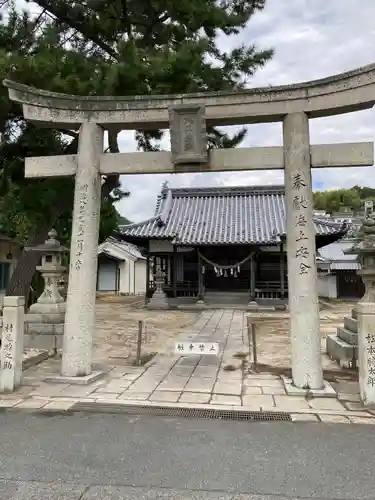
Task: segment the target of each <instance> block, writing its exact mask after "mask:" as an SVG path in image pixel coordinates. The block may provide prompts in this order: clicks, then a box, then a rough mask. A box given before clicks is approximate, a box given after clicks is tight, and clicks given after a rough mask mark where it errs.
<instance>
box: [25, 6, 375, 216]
mask: <svg viewBox="0 0 375 500" xmlns="http://www.w3.org/2000/svg"><path fill="white" fill-rule="evenodd" d="M17 3H18V4H19V5H22V6H24V5H25V4H24V0H18V2H17ZM28 5H29V7H28V8H30V6H31V8H32V9H33V7H35V4H28ZM33 10H34V9H33ZM374 19H375V1H374V0H361V1H360V2H359V1H358V0H314V1H313V2H312V1H311V0H288V1H281V0H267V5H266V7H265V9H264V11H263V12H261V13H257V14H255V15H254V16H253V18H252V19H251V21H250V23H249V25H248V26H247V28H246V29H245V30H244V31H243V32H242V33H241V34H240V35H239V36H237V37H231V38H228V37H222V38H221V39H220V40H219V43H220V44H221V45H222V47H223V48H224V47H225V49H226V50H228V49H229V48H233V47H235V46H236V45H238V44H241V43H245V44H246V43H247V42H248V43H249V44H250V43H254V42H255V43H257V44H258V46H259V47H261V48H268V47H273V48H275V51H276V53H275V56H274V58H273V60H272V61H270V62H269V63H268V64H267V65H266V66H265V68H264V69H262V70H260V71H259V72H258V73H257V74H256V75H255V77H254V78H253V79H252V81H251V82H250V85H251V86H252V87H257V86H267V85H279V84H288V83H294V82H301V81H306V80H312V79H316V78H323V77H326V76H329V75H332V74H335V73H340V72H343V71H348V70H350V69H354V68H357V67H360V66H363V65H366V64H369V63H373V62H375V51H374V48H375V24H374ZM229 129H230V128H229ZM310 134H311V143H313V144H317V143H335V142H352V141H373V140H374V137H375V109H374V110H366V111H361V112H357V113H352V114H347V115H341V116H337V117H330V118H320V119H315V120H310ZM281 142H282V133H281V124H280V123H276V124H260V125H251V126H250V127H249V128H248V136H247V138H246V140H245V141H244V142H243V144H242V146H246V147H249V146H277V145H281ZM120 148H121V151H122V152H126V151H136V144H135V142H134V140H133V134H132V133H130V132H129V133H122V134H121V140H120ZM162 148H163V149H165V150H167V149H169V135H167V134H166V136H165V138H164V140H163V141H162ZM374 174H375V167H368V168H367V167H366V168H347V169H325V170H318V171H315V172H313V182H314V188H315V189H333V188H339V187H351V186H353V185H354V184H359V185H371V186H375V175H374ZM165 180H168V181H169V183H170V186H171V187H187V186H212V185H216V184H217V185H232V186H234V185H259V184H280V183H283V172H282V171H281V170H280V171H275V170H273V171H269V172H263V171H260V172H254V171H253V172H234V173H228V174H225V173H221V174H215V173H205V174H177V175H170V176H167V175H153V176H135V175H134V176H123V177H122V184H123V187H124V188H125V189H126V190H129V191H130V192H131V196H130V197H129V198H128V199H125V200H123V201H121V202H120V203H118V209H119V211H120V212H121V214H122V215H124V216H126V217H127V218H129V219H130V220H132V221H140V220H142V219H145V218H147V217H149V216H151V215H152V214H153V211H154V207H155V200H156V196H157V194H158V192H159V191H160V187H161V185H162V183H163V181H165Z"/></svg>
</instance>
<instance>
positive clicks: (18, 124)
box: [0, 0, 272, 294]
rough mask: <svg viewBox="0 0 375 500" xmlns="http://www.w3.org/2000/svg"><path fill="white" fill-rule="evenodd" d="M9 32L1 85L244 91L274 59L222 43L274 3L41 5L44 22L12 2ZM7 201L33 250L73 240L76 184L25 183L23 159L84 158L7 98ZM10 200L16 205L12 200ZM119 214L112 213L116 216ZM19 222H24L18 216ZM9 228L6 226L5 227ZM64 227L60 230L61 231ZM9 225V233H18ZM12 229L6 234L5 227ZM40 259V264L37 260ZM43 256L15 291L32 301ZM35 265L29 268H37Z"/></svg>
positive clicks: (216, 139)
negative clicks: (54, 239)
mask: <svg viewBox="0 0 375 500" xmlns="http://www.w3.org/2000/svg"><path fill="white" fill-rule="evenodd" d="M3 5H5V7H3V12H2V13H3V14H4V16H3V18H2V21H1V23H0V79H4V78H9V79H13V80H16V81H18V82H20V83H24V84H27V85H32V86H35V87H38V88H41V89H46V90H50V91H55V92H62V93H67V94H77V95H115V96H116V95H134V94H137V95H139V94H141V95H150V94H165V93H185V92H199V91H218V90H236V89H238V90H240V89H241V88H244V87H245V86H246V84H247V82H248V80H249V78H251V76H252V75H253V74H254V72H255V71H256V70H257V69H258V68H260V67H262V66H263V65H264V64H265V63H266V62H267V61H268V60H269V59H270V58H271V57H272V50H271V49H267V50H258V48H257V47H256V46H255V45H253V44H248V45H240V46H237V47H235V48H234V49H232V50H230V51H227V52H226V51H223V50H221V49H220V48H219V46H218V44H217V35H218V34H224V35H227V36H230V35H236V34H238V33H239V32H240V30H241V29H242V28H244V27H245V26H246V24H247V22H248V21H249V20H250V18H251V16H252V15H253V14H254V13H255V12H256V11H260V10H262V9H263V8H264V6H265V0H225V1H224V0H219V1H218V0H189V1H185V0H183V1H181V0H168V1H166V0H127V1H126V2H124V1H123V0H81V1H74V0H35V1H34V2H30V6H31V7H32V8H33V9H32V10H33V11H35V7H36V6H38V7H39V9H40V13H39V14H30V13H27V12H21V11H20V10H19V9H17V7H16V4H15V3H14V2H12V1H5V2H3ZM119 132H120V131H119V130H116V131H110V132H109V134H108V143H109V148H108V151H109V152H112V153H115V152H118V151H119V148H118V133H119ZM0 133H2V134H3V138H4V142H3V145H2V146H1V148H0V156H1V165H0V167H1V168H0V195H2V196H3V204H5V201H4V200H6V199H9V197H10V196H12V193H13V195H16V196H17V197H18V198H19V199H17V204H18V205H19V210H20V211H19V212H18V213H19V214H22V216H21V217H20V220H19V225H18V226H17V229H16V231H18V232H20V233H21V232H23V234H24V235H26V236H25V237H27V240H28V244H35V243H39V242H42V241H43V240H44V239H45V237H46V233H47V232H48V230H49V229H50V227H51V226H52V225H56V226H60V228H61V231H62V232H63V233H64V234H66V235H68V234H69V216H71V207H72V197H73V195H72V193H73V189H72V187H73V183H72V179H64V178H60V179H47V180H46V179H43V180H41V179H38V180H25V179H24V177H23V158H24V157H25V156H40V155H51V154H73V153H75V152H76V151H77V146H78V137H77V134H76V133H75V132H69V133H68V132H67V131H64V133H62V131H59V130H45V129H35V128H34V127H33V126H32V125H30V124H27V123H25V121H24V119H23V116H22V110H21V109H20V107H19V106H18V105H16V104H14V103H12V102H10V101H9V99H8V95H7V91H6V89H5V88H0ZM245 133H246V131H244V130H243V131H240V132H239V133H238V134H237V135H235V136H234V137H229V136H228V135H227V134H224V133H222V132H220V131H218V130H215V129H211V130H209V136H208V139H209V144H210V147H233V146H236V145H237V144H238V143H239V142H240V141H241V140H242V139H243V137H244V136H245ZM162 134H163V132H162V131H157V130H155V131H151V132H150V131H148V132H145V131H136V133H135V137H136V140H137V142H138V148H139V149H141V150H146V151H147V150H157V149H159V141H160V139H161V138H162ZM124 194H125V193H123V192H122V191H121V189H120V184H119V177H118V176H108V177H107V178H106V181H105V183H104V185H103V207H102V211H103V210H104V211H105V213H106V217H107V219H108V220H106V224H107V226H106V227H104V228H102V229H101V234H102V235H104V234H106V233H107V230H108V229H109V227H110V226H111V224H112V223H115V221H116V220H117V215H116V214H115V213H114V212H113V209H112V208H111V207H113V202H114V201H116V200H118V199H121V197H122V196H124ZM7 197H8V198H7ZM109 212H111V213H109ZM13 215H14V216H16V214H13ZM3 218H4V217H3ZM56 221H58V222H56ZM8 225H9V224H8ZM4 227H5V226H4ZM32 256H34V257H32ZM35 258H36V257H35V254H32V253H29V254H26V255H25V256H24V257H23V258H22V259H21V261H20V263H19V265H18V267H17V269H16V272H15V273H14V274H13V278H12V281H11V284H10V287H9V289H8V291H7V292H8V293H11V294H26V293H27V289H28V286H29V283H30V280H31V276H32V274H33V269H34V268H35V263H36V261H35ZM27 259H29V260H28V261H27Z"/></svg>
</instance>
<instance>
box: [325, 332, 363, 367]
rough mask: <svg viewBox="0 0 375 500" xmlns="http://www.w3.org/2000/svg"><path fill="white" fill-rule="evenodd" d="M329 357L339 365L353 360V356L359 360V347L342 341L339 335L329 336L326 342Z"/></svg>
mask: <svg viewBox="0 0 375 500" xmlns="http://www.w3.org/2000/svg"><path fill="white" fill-rule="evenodd" d="M326 351H327V355H328V356H329V357H330V358H331V359H333V360H334V361H337V362H338V363H340V364H341V363H348V362H351V361H352V360H353V356H355V359H357V360H358V350H357V347H355V346H353V345H350V344H348V343H347V342H345V341H344V340H341V339H340V338H339V337H337V335H328V336H327V340H326Z"/></svg>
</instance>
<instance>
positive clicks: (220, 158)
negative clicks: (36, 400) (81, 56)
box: [4, 65, 375, 392]
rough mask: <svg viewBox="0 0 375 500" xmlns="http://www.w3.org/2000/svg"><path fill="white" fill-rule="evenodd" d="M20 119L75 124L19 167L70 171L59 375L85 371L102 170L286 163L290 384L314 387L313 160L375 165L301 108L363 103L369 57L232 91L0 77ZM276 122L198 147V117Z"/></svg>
mask: <svg viewBox="0 0 375 500" xmlns="http://www.w3.org/2000/svg"><path fill="white" fill-rule="evenodd" d="M4 85H5V86H6V87H8V89H9V96H10V99H11V100H13V101H15V102H18V103H21V104H22V105H23V113H24V116H25V118H26V119H27V120H29V121H31V122H33V123H35V124H37V125H38V124H39V125H41V126H47V127H56V128H60V129H70V130H74V129H75V130H77V129H79V148H78V154H77V155H69V156H55V157H41V158H26V160H25V175H26V177H49V176H66V175H75V195H74V212H73V227H72V242H71V250H70V272H69V289H68V298H67V310H66V319H65V331H64V347H63V359H62V366H61V376H62V377H65V378H66V377H71V378H72V379H75V380H76V381H77V382H80V383H82V380H79V379H82V377H83V378H86V379H88V380H89V379H90V378H91V377H94V376H96V374H94V373H93V372H92V364H91V359H92V336H93V331H94V322H95V295H96V273H97V247H98V230H99V214H100V189H101V183H100V176H101V175H105V174H115V173H117V174H137V173H138V174H150V173H179V172H208V171H211V172H212V171H214V172H220V171H239V170H256V169H257V170H259V169H260V170H262V169H264V170H267V169H279V168H284V169H285V192H286V210H287V255H288V269H289V273H288V283H289V310H290V317H291V319H290V331H291V345H292V374H293V384H294V387H295V388H299V389H301V390H304V389H312V390H316V391H318V392H319V391H322V392H324V387H325V382H324V380H323V371H322V360H321V352H320V349H321V342H320V331H319V308H318V293H317V273H316V264H315V232H314V225H313V198H312V182H311V167H313V168H324V167H358V166H369V165H373V156H374V152H373V143H354V144H325V145H317V146H310V140H309V119H310V118H317V117H323V116H329V115H336V114H342V113H347V112H351V111H357V110H362V109H367V108H371V107H373V106H374V104H375V65H370V66H367V67H364V68H360V69H357V70H354V71H351V72H348V73H343V74H340V75H337V76H333V77H329V78H325V79H323V80H317V81H312V82H306V83H302V84H296V85H288V86H281V87H268V88H258V89H249V90H244V91H240V92H213V93H202V94H187V95H166V96H134V97H77V96H71V95H62V94H56V93H52V92H47V91H43V90H37V89H34V88H31V87H27V86H24V85H20V84H18V83H15V82H12V81H5V82H4ZM277 121H282V122H283V142H284V145H283V147H269V148H241V149H230V150H229V149H227V150H225V149H223V150H213V151H208V150H207V144H206V124H207V125H240V124H250V123H264V122H277ZM111 128H112V129H115V130H125V129H126V130H132V129H136V130H150V129H167V128H169V129H170V132H171V152H149V153H118V154H109V153H107V154H104V153H103V134H104V130H106V129H111Z"/></svg>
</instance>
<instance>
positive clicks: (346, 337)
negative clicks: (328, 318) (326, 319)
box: [337, 328, 358, 345]
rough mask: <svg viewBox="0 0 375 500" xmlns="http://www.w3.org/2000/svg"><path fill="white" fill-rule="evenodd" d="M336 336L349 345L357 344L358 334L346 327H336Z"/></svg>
mask: <svg viewBox="0 0 375 500" xmlns="http://www.w3.org/2000/svg"><path fill="white" fill-rule="evenodd" d="M337 336H338V338H339V339H341V340H343V341H344V342H346V343H348V344H350V345H357V344H358V334H357V333H355V332H352V331H350V330H348V329H347V328H338V329H337Z"/></svg>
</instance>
